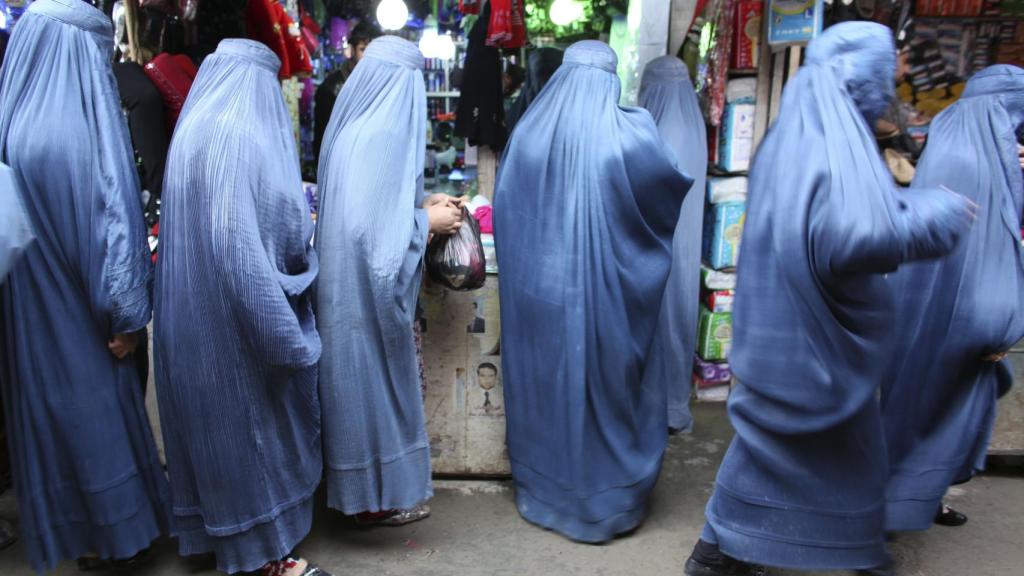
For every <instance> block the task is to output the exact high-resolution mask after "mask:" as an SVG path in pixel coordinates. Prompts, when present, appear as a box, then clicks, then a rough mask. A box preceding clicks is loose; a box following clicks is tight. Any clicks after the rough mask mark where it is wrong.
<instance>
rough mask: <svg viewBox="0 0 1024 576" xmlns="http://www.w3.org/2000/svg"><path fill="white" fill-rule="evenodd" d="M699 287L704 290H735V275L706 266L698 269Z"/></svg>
mask: <svg viewBox="0 0 1024 576" xmlns="http://www.w3.org/2000/svg"><path fill="white" fill-rule="evenodd" d="M700 285H701V287H703V288H704V289H705V290H735V289H736V273H735V272H726V271H719V270H713V269H711V268H710V267H708V266H707V265H704V264H702V265H701V267H700Z"/></svg>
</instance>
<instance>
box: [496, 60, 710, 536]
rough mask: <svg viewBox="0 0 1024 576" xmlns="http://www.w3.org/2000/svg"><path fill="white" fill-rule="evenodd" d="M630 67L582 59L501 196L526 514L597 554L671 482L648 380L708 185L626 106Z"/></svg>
mask: <svg viewBox="0 0 1024 576" xmlns="http://www.w3.org/2000/svg"><path fill="white" fill-rule="evenodd" d="M616 60H617V59H616V57H615V53H614V52H613V51H612V49H611V48H609V47H608V46H607V45H606V44H603V43H601V42H597V41H584V42H579V43H577V44H574V45H573V46H572V47H570V48H569V50H567V51H566V53H565V59H564V61H563V63H562V66H561V68H559V69H558V72H556V73H555V75H554V76H553V77H552V79H551V81H550V82H549V83H548V85H547V87H546V88H545V89H544V91H543V92H541V94H540V97H539V98H538V99H537V100H536V101H535V102H534V103H533V105H531V106H530V108H529V109H528V110H527V112H526V115H525V116H524V117H523V119H522V120H521V121H520V123H519V125H518V127H517V128H516V130H515V132H514V133H513V135H512V141H511V142H510V144H509V146H508V149H507V151H506V153H505V157H504V160H503V161H502V164H501V171H500V173H499V175H498V183H497V189H496V191H495V207H494V214H495V222H494V224H495V233H496V235H497V236H496V246H497V250H498V261H499V262H500V263H501V274H500V275H499V277H498V278H499V281H500V288H501V327H502V352H503V354H502V365H503V368H504V371H505V409H506V412H507V417H508V453H509V458H510V459H511V464H512V476H513V478H514V479H515V485H516V505H517V506H518V507H519V512H520V514H522V515H523V517H524V518H526V519H527V520H529V521H531V522H533V523H535V524H538V525H540V526H543V527H545V528H549V529H552V530H555V531H557V532H560V533H562V534H564V535H565V536H567V537H569V538H572V539H574V540H579V541H584V542H601V541H605V540H609V539H611V538H613V537H614V536H616V535H617V534H621V533H624V532H627V531H629V530H632V529H634V528H636V527H637V526H638V525H639V524H640V522H641V521H642V520H643V517H644V514H645V509H646V504H647V498H648V496H649V494H650V491H651V489H652V488H653V487H654V483H655V481H656V480H657V478H658V472H659V471H660V469H661V458H662V454H663V453H664V450H665V443H666V435H665V430H666V426H667V423H666V417H665V415H666V392H665V383H664V381H663V380H660V379H653V380H652V379H644V372H645V370H646V368H647V365H648V358H649V355H650V349H651V343H652V341H653V340H654V334H655V331H656V329H657V325H658V313H659V311H660V309H661V300H662V295H663V294H664V293H665V282H666V280H667V279H668V275H669V269H670V267H671V264H672V254H671V251H672V235H673V232H674V231H675V227H676V222H678V220H679V209H680V206H681V205H682V202H683V198H684V196H685V195H686V193H687V191H688V190H689V189H690V186H691V185H692V184H693V180H692V179H690V178H689V177H688V176H685V175H683V174H682V173H680V172H679V171H677V170H676V168H675V161H674V159H672V158H671V155H670V153H669V152H668V150H667V148H666V146H665V144H664V143H663V142H662V141H661V138H660V136H659V135H658V129H657V127H656V126H655V124H654V121H653V120H652V119H651V115H650V114H649V113H648V112H647V111H646V110H643V109H641V108H621V107H619V106H618V104H617V103H618V101H619V91H620V87H619V79H618V76H616V75H615V67H616Z"/></svg>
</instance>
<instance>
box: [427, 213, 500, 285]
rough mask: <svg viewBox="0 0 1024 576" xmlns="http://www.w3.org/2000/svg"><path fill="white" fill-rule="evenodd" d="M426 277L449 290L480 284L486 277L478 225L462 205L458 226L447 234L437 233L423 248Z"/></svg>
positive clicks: (482, 246)
mask: <svg viewBox="0 0 1024 576" xmlns="http://www.w3.org/2000/svg"><path fill="white" fill-rule="evenodd" d="M427 273H428V274H429V275H430V279H431V280H433V281H434V282H438V283H440V284H442V285H443V286H445V287H447V288H450V289H452V290H459V291H465V290H476V289H478V288H483V285H484V282H485V281H486V280H487V268H486V262H485V259H484V245H483V242H481V241H480V225H479V224H477V222H476V219H475V218H473V217H472V216H470V214H469V211H468V210H466V209H465V208H463V209H462V227H461V228H459V231H458V232H456V233H455V234H452V235H451V236H439V237H437V238H435V239H434V241H433V242H431V243H430V247H428V248H427Z"/></svg>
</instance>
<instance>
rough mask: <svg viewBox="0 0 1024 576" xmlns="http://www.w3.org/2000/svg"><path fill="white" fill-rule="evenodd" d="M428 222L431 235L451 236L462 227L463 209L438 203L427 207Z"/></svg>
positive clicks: (450, 204) (449, 204)
mask: <svg viewBox="0 0 1024 576" xmlns="http://www.w3.org/2000/svg"><path fill="white" fill-rule="evenodd" d="M427 221H428V222H430V233H431V234H444V235H451V234H454V233H456V232H458V230H459V228H461V227H462V208H461V207H458V206H455V205H454V203H436V204H432V205H429V206H427Z"/></svg>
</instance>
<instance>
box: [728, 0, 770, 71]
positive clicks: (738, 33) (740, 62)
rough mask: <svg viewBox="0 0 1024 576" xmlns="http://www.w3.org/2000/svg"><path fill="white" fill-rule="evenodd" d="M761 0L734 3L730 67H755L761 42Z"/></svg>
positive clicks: (743, 68)
mask: <svg viewBox="0 0 1024 576" xmlns="http://www.w3.org/2000/svg"><path fill="white" fill-rule="evenodd" d="M763 6H764V3H763V2H762V1H761V0H742V1H741V2H739V3H738V4H737V5H736V29H735V31H734V32H733V33H734V39H735V41H736V42H735V45H734V46H733V50H732V67H733V68H734V69H737V70H749V69H751V68H757V64H758V48H759V44H760V43H761V10H762V7H763Z"/></svg>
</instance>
